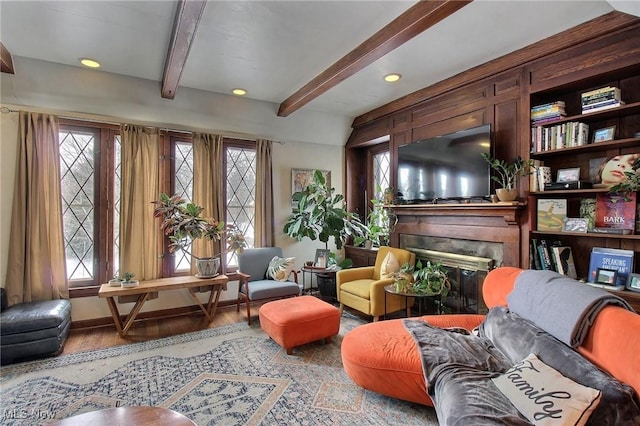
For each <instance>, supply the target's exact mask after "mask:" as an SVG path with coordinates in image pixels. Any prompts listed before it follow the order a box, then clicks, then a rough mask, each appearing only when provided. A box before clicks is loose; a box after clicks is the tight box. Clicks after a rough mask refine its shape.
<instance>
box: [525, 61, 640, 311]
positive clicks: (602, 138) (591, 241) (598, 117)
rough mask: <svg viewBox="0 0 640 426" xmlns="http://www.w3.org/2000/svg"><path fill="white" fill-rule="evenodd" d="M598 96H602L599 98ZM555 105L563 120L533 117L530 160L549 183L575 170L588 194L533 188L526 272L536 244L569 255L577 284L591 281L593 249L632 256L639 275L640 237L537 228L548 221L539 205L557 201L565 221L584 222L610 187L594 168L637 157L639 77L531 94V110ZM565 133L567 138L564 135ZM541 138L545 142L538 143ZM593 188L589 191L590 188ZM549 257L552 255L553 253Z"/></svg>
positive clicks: (533, 262) (600, 79) (625, 75)
mask: <svg viewBox="0 0 640 426" xmlns="http://www.w3.org/2000/svg"><path fill="white" fill-rule="evenodd" d="M598 93H600V94H602V93H604V94H605V95H601V96H602V97H601V98H597V96H598ZM585 94H586V95H585ZM585 99H588V100H590V101H591V102H593V103H595V102H601V104H600V105H597V106H593V107H590V106H589V105H592V104H589V103H586V104H585ZM554 102H561V103H562V105H564V111H563V112H564V114H563V115H562V116H558V117H557V118H555V119H552V120H549V121H546V122H543V123H540V122H535V121H534V120H533V117H532V122H531V124H532V126H531V140H530V148H531V149H530V156H531V158H532V159H534V160H536V163H537V164H539V165H544V166H547V167H550V168H551V171H552V176H553V180H555V179H556V176H557V172H558V170H560V169H568V168H579V170H580V172H579V175H580V181H583V182H586V183H587V188H586V189H562V190H552V191H538V190H536V189H539V188H531V191H530V193H529V199H528V211H529V242H530V256H529V259H530V267H532V268H536V267H539V265H540V258H539V253H538V251H539V250H540V249H539V246H540V242H541V241H544V242H545V244H547V245H553V246H560V247H569V248H570V249H571V254H572V258H573V261H574V264H575V270H576V275H577V277H578V279H585V280H588V279H589V259H590V255H591V251H592V249H593V248H594V247H607V248H613V249H625V250H631V251H633V252H634V253H635V258H636V262H635V263H636V266H635V272H638V268H639V267H638V263H640V261H639V259H640V235H639V234H640V232H637V231H636V232H635V233H633V234H629V235H622V234H615V233H596V232H593V230H592V229H591V228H590V231H591V232H570V231H569V232H567V231H564V230H563V229H557V227H556V228H555V229H550V228H549V227H548V226H547V227H546V228H545V226H544V225H545V224H542V225H543V226H538V225H539V224H538V221H539V220H540V218H541V217H542V218H543V220H549V218H548V217H547V215H546V212H541V211H539V210H538V205H542V206H547V207H546V208H547V209H548V206H550V205H552V204H554V203H553V202H551V201H547V202H543V203H540V201H541V200H557V202H558V203H559V205H563V206H566V211H564V210H563V212H562V213H563V214H566V216H567V217H568V218H580V217H581V215H583V216H584V211H582V212H581V209H584V206H585V204H588V203H585V200H594V203H595V199H596V198H598V194H607V193H608V186H607V185H606V184H603V183H602V182H601V179H600V177H599V174H598V173H599V172H600V167H599V166H598V165H602V164H605V163H606V161H608V159H611V158H612V157H615V156H620V155H628V154H636V153H637V154H640V76H638V73H635V74H631V73H629V70H621V71H619V72H612V73H607V74H605V75H600V76H595V77H592V78H589V79H588V80H584V81H582V82H571V83H567V84H566V86H559V87H551V88H546V89H545V90H544V91H540V92H532V93H531V94H530V105H531V108H532V110H533V108H534V107H535V106H537V105H545V104H550V103H554ZM576 123H578V124H576ZM577 129H582V131H585V129H587V130H586V133H583V134H582V135H581V136H580V137H579V139H577V136H576V139H575V140H573V141H572V137H573V136H574V135H576V134H577V133H575V132H576V130H577ZM567 131H570V133H569V134H567V133H565V132H567ZM543 136H544V137H543ZM594 136H597V137H596V138H594ZM540 137H543V139H542V140H540V139H539V138H540ZM545 138H546V139H545ZM578 140H579V142H578ZM591 184H592V185H593V187H592V188H589V187H588V186H589V185H591ZM600 198H602V197H600ZM558 203H555V204H558ZM591 226H593V224H591ZM549 251H550V253H552V250H549ZM536 256H538V257H536ZM622 293H623V294H624V295H625V296H627V295H629V294H630V292H627V291H625V292H622ZM634 296H635V295H634ZM630 298H631V299H633V297H630ZM636 299H637V297H636ZM636 299H634V300H635V302H637V300H636Z"/></svg>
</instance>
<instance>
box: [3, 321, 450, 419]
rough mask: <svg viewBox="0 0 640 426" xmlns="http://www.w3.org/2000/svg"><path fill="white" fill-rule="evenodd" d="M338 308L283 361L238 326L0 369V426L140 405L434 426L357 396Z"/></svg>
mask: <svg viewBox="0 0 640 426" xmlns="http://www.w3.org/2000/svg"><path fill="white" fill-rule="evenodd" d="M361 323H362V320H361V319H358V318H357V317H355V316H352V315H350V314H348V313H346V312H345V314H344V315H343V317H342V322H341V327H340V335H339V336H338V337H336V338H334V339H333V340H332V343H331V344H328V345H326V344H324V343H322V342H315V343H310V344H307V345H304V346H301V347H299V348H296V349H294V351H293V354H292V355H287V354H286V352H285V351H284V350H282V348H280V346H278V344H277V343H275V342H274V341H273V340H271V339H270V338H269V337H268V336H267V335H266V334H265V333H264V332H263V331H262V330H261V329H260V326H259V325H255V324H254V325H252V326H248V325H247V324H246V323H240V324H233V325H228V326H224V327H219V328H214V329H207V330H203V331H198V332H194V333H188V334H183V335H179V336H175V337H169V338H164V339H158V340H153V341H150V342H144V343H134V344H129V345H124V346H118V347H114V348H109V349H103V350H97V351H90V352H81V353H76V354H72V355H66V356H60V357H56V358H49V359H45V360H41V361H33V362H27V363H22V364H15V365H10V366H6V367H2V368H1V369H0V372H1V380H0V383H1V385H2V394H1V402H0V404H1V409H2V411H1V413H0V414H1V417H0V423H1V424H2V425H30V426H32V425H36V424H46V423H47V422H49V421H51V420H52V419H62V418H65V417H69V416H73V415H76V414H80V413H84V412H87V411H93V410H99V409H103V408H109V407H117V406H133V405H150V406H160V407H166V408H170V409H172V410H175V411H178V412H180V413H182V414H184V415H186V416H187V417H189V418H190V419H192V420H193V421H195V422H196V423H197V424H198V425H200V426H202V425H216V426H219V425H354V424H357V425H404V426H407V425H418V424H419V425H437V424H438V422H437V419H436V416H435V412H434V410H433V409H431V408H429V407H424V406H421V405H418V404H412V403H409V402H404V401H400V400H396V399H392V398H387V397H384V396H382V395H378V394H375V393H373V392H369V391H365V390H364V389H362V388H360V387H358V386H357V385H355V384H354V383H353V382H352V381H351V380H350V379H349V377H348V376H347V375H346V374H345V372H344V370H343V369H342V364H341V358H340V343H341V342H342V336H344V334H345V333H346V332H347V331H348V330H350V329H352V328H353V327H356V326H358V325H360V324H361Z"/></svg>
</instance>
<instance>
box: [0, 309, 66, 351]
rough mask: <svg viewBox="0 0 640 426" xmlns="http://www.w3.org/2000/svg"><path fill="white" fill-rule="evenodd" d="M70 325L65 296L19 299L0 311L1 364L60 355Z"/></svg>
mask: <svg viewBox="0 0 640 426" xmlns="http://www.w3.org/2000/svg"><path fill="white" fill-rule="evenodd" d="M70 326H71V302H69V300H66V299H60V300H47V301H43V302H29V303H19V304H17V305H13V306H11V307H9V308H6V309H4V308H3V310H2V313H1V314H0V358H1V363H2V364H10V363H12V362H16V361H21V360H28V359H35V358H43V357H47V356H52V355H57V354H59V353H60V352H61V351H62V347H63V346H64V342H65V340H66V339H67V335H68V334H69V328H70Z"/></svg>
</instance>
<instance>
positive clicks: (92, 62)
mask: <svg viewBox="0 0 640 426" xmlns="http://www.w3.org/2000/svg"><path fill="white" fill-rule="evenodd" d="M80 63H81V64H82V65H84V66H85V67H89V68H100V63H99V62H98V61H96V60H93V59H90V58H80Z"/></svg>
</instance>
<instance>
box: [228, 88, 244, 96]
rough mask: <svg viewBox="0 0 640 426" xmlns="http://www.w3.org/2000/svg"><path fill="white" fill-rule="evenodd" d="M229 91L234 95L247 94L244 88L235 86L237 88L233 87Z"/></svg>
mask: <svg viewBox="0 0 640 426" xmlns="http://www.w3.org/2000/svg"><path fill="white" fill-rule="evenodd" d="M231 93H233V94H234V95H238V96H244V95H246V94H247V91H246V90H244V89H240V88H237V89H233V90H232V91H231Z"/></svg>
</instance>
